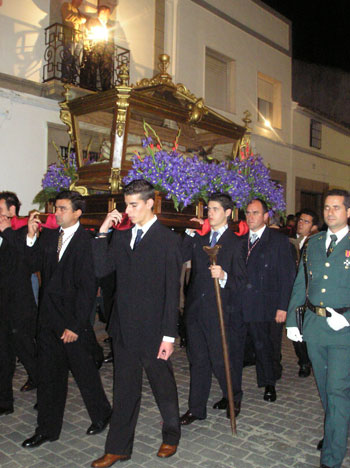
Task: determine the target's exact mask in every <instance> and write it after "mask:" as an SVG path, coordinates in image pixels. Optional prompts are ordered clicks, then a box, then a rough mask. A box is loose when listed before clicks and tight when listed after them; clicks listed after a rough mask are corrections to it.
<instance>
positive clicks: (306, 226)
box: [289, 208, 318, 377]
mask: <svg viewBox="0 0 350 468" xmlns="http://www.w3.org/2000/svg"><path fill="white" fill-rule="evenodd" d="M316 232H318V215H317V214H316V213H315V212H314V211H312V210H309V209H307V208H305V209H303V210H301V211H300V216H299V217H298V222H297V232H296V237H295V239H292V238H290V239H289V240H290V242H291V243H292V244H293V245H294V246H295V249H296V256H297V265H299V263H300V262H302V261H303V251H304V248H305V246H306V244H307V241H308V238H309V237H310V236H312V235H313V234H315V233H316ZM293 346H294V350H295V354H296V355H297V357H298V364H299V372H298V375H299V377H308V376H309V375H310V373H311V362H310V359H309V355H308V353H307V348H306V343H305V341H302V342H300V341H293Z"/></svg>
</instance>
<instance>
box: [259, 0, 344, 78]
mask: <svg viewBox="0 0 350 468" xmlns="http://www.w3.org/2000/svg"><path fill="white" fill-rule="evenodd" d="M263 2H264V3H266V4H267V5H269V6H270V7H272V8H273V9H274V10H276V11H278V12H279V13H281V14H282V15H283V16H285V17H286V18H288V19H290V20H291V21H292V22H293V36H292V37H293V58H295V59H299V60H305V61H307V62H311V63H317V64H320V65H327V66H331V67H337V68H341V69H342V70H346V71H350V1H349V0H342V1H341V0H333V1H326V0H318V1H316V0H263Z"/></svg>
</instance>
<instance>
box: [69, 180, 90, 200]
mask: <svg viewBox="0 0 350 468" xmlns="http://www.w3.org/2000/svg"><path fill="white" fill-rule="evenodd" d="M69 190H74V191H75V192H78V193H80V195H82V196H83V197H87V196H88V195H89V191H88V189H87V187H85V186H84V185H75V182H73V183H72V184H70V186H69Z"/></svg>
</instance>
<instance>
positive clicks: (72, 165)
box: [33, 153, 77, 209]
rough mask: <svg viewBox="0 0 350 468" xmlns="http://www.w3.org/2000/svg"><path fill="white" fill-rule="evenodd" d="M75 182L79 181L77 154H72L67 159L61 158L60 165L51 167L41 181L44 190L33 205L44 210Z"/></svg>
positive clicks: (55, 164)
mask: <svg viewBox="0 0 350 468" xmlns="http://www.w3.org/2000/svg"><path fill="white" fill-rule="evenodd" d="M75 180H77V163H76V158H75V153H71V154H70V155H69V156H68V157H67V158H66V159H64V158H62V157H59V163H54V164H50V165H49V167H48V170H47V172H46V173H45V175H44V177H43V179H42V181H41V186H42V190H41V191H40V192H39V193H38V194H37V195H36V196H35V198H34V200H33V203H39V208H40V209H41V208H43V207H44V206H45V203H46V202H48V201H49V200H50V199H52V198H55V196H56V194H57V193H58V192H60V191H61V190H64V189H69V187H70V185H71V184H72V183H73V182H74V181H75Z"/></svg>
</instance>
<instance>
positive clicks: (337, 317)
mask: <svg viewBox="0 0 350 468" xmlns="http://www.w3.org/2000/svg"><path fill="white" fill-rule="evenodd" d="M326 310H328V312H330V313H331V314H332V315H331V316H330V317H327V318H326V320H327V323H328V325H329V326H330V327H331V328H332V329H333V330H335V331H338V330H341V329H342V328H345V327H350V323H349V322H348V321H347V320H346V318H345V317H344V315H342V314H339V313H338V312H336V311H335V310H334V309H332V308H331V307H326Z"/></svg>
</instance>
